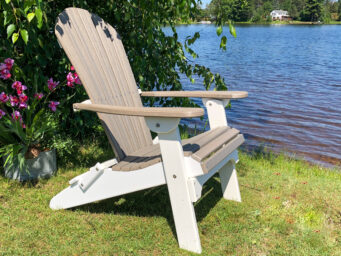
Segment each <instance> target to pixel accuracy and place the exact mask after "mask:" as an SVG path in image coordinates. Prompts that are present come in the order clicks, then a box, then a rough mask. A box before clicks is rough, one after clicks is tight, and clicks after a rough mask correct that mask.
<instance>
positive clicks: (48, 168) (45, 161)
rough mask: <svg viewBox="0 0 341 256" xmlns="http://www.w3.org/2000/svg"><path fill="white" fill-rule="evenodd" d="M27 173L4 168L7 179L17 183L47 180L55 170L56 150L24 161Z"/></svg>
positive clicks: (16, 168) (16, 169) (41, 153)
mask: <svg viewBox="0 0 341 256" xmlns="http://www.w3.org/2000/svg"><path fill="white" fill-rule="evenodd" d="M26 163H27V167H28V172H20V171H19V169H18V167H13V168H10V169H6V168H5V176H6V177H7V178H10V179H13V180H19V181H25V180H35V179H39V178H49V177H51V176H52V175H53V174H54V173H55V172H56V170H57V159H56V150H55V149H52V150H50V151H46V152H40V154H39V156H38V157H36V158H33V159H27V160H26Z"/></svg>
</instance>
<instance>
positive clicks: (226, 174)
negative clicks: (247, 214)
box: [219, 161, 242, 202]
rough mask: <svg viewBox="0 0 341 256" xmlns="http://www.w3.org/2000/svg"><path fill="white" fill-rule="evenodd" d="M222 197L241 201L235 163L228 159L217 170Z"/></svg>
mask: <svg viewBox="0 0 341 256" xmlns="http://www.w3.org/2000/svg"><path fill="white" fill-rule="evenodd" d="M219 176H220V182H221V188H222V190H223V197H224V198H225V199H227V200H233V201H237V202H241V201H242V199H241V196H240V191H239V184H238V178H237V172H236V167H235V164H234V163H233V162H232V161H229V162H228V163H227V164H226V165H224V166H223V167H222V168H221V169H220V170H219Z"/></svg>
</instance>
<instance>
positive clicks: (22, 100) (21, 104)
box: [19, 94, 28, 108]
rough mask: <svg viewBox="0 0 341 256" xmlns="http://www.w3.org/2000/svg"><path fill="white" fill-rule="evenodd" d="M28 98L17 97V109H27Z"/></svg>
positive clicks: (21, 95)
mask: <svg viewBox="0 0 341 256" xmlns="http://www.w3.org/2000/svg"><path fill="white" fill-rule="evenodd" d="M27 101H28V97H27V96H26V95H25V94H20V95H19V108H27V103H26V102H27Z"/></svg>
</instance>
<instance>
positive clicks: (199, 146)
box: [112, 127, 243, 171]
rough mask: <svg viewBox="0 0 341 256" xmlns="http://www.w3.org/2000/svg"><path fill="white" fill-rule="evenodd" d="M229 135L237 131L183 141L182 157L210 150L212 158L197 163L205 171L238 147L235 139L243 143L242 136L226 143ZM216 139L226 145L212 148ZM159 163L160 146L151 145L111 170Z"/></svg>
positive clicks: (216, 131)
mask: <svg viewBox="0 0 341 256" xmlns="http://www.w3.org/2000/svg"><path fill="white" fill-rule="evenodd" d="M214 134H215V137H214V136H213V135H214ZM231 134H236V135H237V134H238V130H236V129H231V128H228V127H219V128H217V129H214V130H210V131H207V132H204V133H202V134H200V135H198V136H195V137H192V138H190V139H187V140H183V141H182V145H183V149H184V155H185V156H191V155H192V154H193V153H195V152H199V151H201V150H204V151H205V152H209V151H210V150H212V151H211V152H209V153H208V155H210V154H211V153H214V154H213V156H212V157H208V159H206V160H205V159H204V158H201V159H200V161H199V162H201V165H202V167H203V169H204V170H205V171H207V170H208V167H210V166H211V165H213V164H214V163H215V161H218V162H217V163H219V161H221V160H219V159H220V158H221V157H222V155H223V154H224V152H225V153H226V150H232V151H233V150H234V149H236V148H237V147H238V146H236V141H235V140H236V139H237V138H239V139H238V140H237V142H238V143H240V144H241V143H242V142H243V140H241V139H243V136H242V135H238V136H234V137H232V138H234V139H232V140H231V141H228V139H226V138H231ZM240 136H241V138H240ZM204 138H205V140H204ZM218 138H220V140H221V141H224V142H225V144H226V145H224V147H222V148H221V146H223V143H220V148H219V147H218V148H217V147H216V146H215V147H212V142H213V141H215V140H217V139H218ZM238 143H237V144H238ZM213 144H214V145H216V143H213ZM238 145H239V144H238ZM198 150H199V151H198ZM222 150H223V151H222ZM215 151H216V152H215ZM232 151H231V152H232ZM221 152H223V153H221ZM195 154H196V153H195ZM205 154H207V153H205ZM192 157H193V155H192ZM197 159H198V158H197ZM197 159H196V160H197ZM202 159H204V161H202ZM160 161H162V159H161V152H160V146H159V145H158V144H156V145H151V146H148V147H146V148H143V149H140V150H138V151H136V152H134V153H132V154H131V155H129V156H127V157H126V158H124V159H123V160H122V161H121V162H119V163H118V164H117V165H114V166H113V168H112V169H113V170H114V171H133V170H138V169H142V168H146V167H148V166H150V165H153V164H156V163H158V162H160Z"/></svg>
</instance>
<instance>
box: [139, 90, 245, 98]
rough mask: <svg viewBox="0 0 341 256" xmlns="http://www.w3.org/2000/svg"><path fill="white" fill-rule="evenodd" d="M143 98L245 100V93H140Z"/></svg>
mask: <svg viewBox="0 0 341 256" xmlns="http://www.w3.org/2000/svg"><path fill="white" fill-rule="evenodd" d="M141 96H143V97H180V98H182V97H183V98H185V97H189V98H210V99H241V98H246V97H247V96H248V93H247V92H245V91H149V92H142V93H141Z"/></svg>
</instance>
